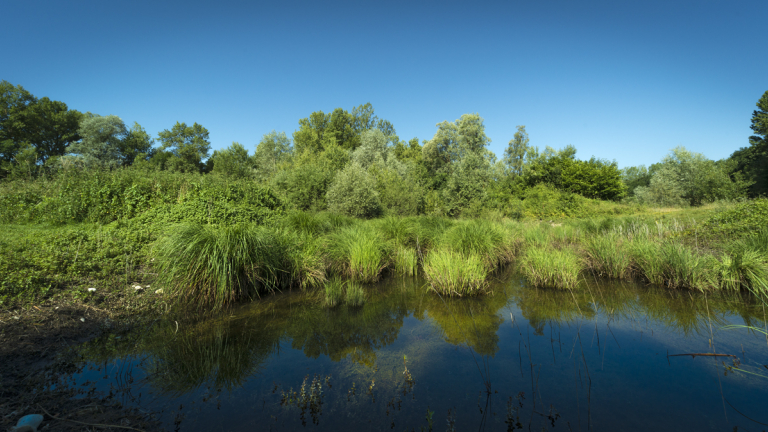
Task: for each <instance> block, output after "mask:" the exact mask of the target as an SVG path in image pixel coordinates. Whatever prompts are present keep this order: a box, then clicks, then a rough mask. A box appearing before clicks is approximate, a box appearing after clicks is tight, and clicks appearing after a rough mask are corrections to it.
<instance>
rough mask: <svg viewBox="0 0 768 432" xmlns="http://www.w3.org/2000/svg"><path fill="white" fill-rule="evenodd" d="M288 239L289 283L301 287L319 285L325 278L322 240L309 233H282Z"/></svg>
mask: <svg viewBox="0 0 768 432" xmlns="http://www.w3.org/2000/svg"><path fill="white" fill-rule="evenodd" d="M283 235H284V236H285V237H286V238H287V239H289V243H290V248H289V250H288V259H289V261H290V271H291V284H292V285H298V286H299V287H301V288H302V289H305V288H309V287H313V286H319V285H321V284H322V283H323V282H325V280H326V261H325V254H324V246H323V244H322V242H321V241H320V240H319V239H318V238H316V237H313V236H311V235H309V234H296V233H290V232H288V233H283Z"/></svg>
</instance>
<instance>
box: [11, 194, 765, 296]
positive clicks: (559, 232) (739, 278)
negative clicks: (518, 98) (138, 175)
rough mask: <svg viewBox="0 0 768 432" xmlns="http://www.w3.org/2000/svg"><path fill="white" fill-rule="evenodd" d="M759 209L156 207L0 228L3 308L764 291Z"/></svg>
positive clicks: (758, 205) (758, 204) (753, 204)
mask: <svg viewBox="0 0 768 432" xmlns="http://www.w3.org/2000/svg"><path fill="white" fill-rule="evenodd" d="M185 202H186V201H185ZM221 202H224V201H221ZM221 202H219V204H216V205H220V204H221ZM221 205H223V204H221ZM159 207H160V208H164V209H165V210H163V211H168V208H167V206H166V205H159ZM211 207H212V208H213V207H215V205H214V204H211ZM764 207H766V201H765V200H759V201H750V202H746V203H742V204H729V205H722V206H710V207H708V208H697V209H693V210H682V209H678V210H671V211H670V210H667V211H664V212H661V211H658V210H657V211H647V212H644V213H639V214H635V215H629V216H604V217H597V218H580V219H560V220H552V221H539V220H523V221H517V220H511V219H505V218H499V217H495V216H494V215H492V214H491V215H489V216H488V217H486V218H477V219H452V218H447V217H439V216H416V217H394V216H390V217H383V218H380V219H373V220H360V219H354V218H349V217H344V216H339V215H335V214H331V213H325V212H320V213H312V212H295V211H293V212H292V211H285V210H284V209H280V208H279V207H276V208H275V209H272V210H264V209H263V208H262V210H260V212H261V213H260V214H262V215H265V214H267V215H268V217H264V218H261V219H258V218H257V219H253V220H250V219H238V218H235V219H231V220H227V221H226V222H222V223H218V224H213V223H203V222H201V220H199V218H191V219H189V220H187V219H182V220H181V222H180V223H174V222H172V221H169V220H168V219H165V218H153V216H156V215H157V214H159V213H158V212H159V210H157V211H150V210H151V209H152V208H154V207H152V206H150V207H149V208H150V210H147V211H145V212H143V213H141V214H139V215H138V216H136V217H133V218H126V217H123V218H120V219H117V220H114V221H111V222H107V223H96V222H91V221H88V220H85V221H83V222H80V223H71V224H64V225H60V224H43V223H36V224H31V223H27V224H6V225H4V226H3V230H2V232H3V234H2V235H1V236H0V302H2V307H3V308H13V307H19V306H25V305H33V304H37V303H39V302H41V301H44V300H45V299H50V298H55V297H57V296H66V297H68V298H73V299H75V300H78V301H82V302H86V303H87V302H96V303H98V298H99V295H100V294H101V293H109V292H113V291H121V292H128V291H130V290H133V289H134V288H133V287H134V286H135V285H141V286H146V285H150V286H151V291H152V292H153V293H154V292H155V291H156V290H157V289H162V296H163V298H164V299H166V301H168V302H169V303H173V302H179V303H185V304H192V305H195V306H197V307H199V308H202V309H218V308H221V307H224V306H226V305H228V304H232V303H234V302H239V301H247V300H252V299H257V298H258V297H259V296H261V295H264V294H267V293H270V292H274V291H278V290H285V289H311V288H318V289H320V291H321V292H322V295H324V296H327V299H326V300H325V302H326V303H327V304H328V305H329V306H333V305H335V304H339V303H344V302H347V303H350V304H360V303H362V302H364V301H365V291H366V289H369V288H367V287H368V286H369V285H370V284H371V283H373V282H376V281H377V280H379V279H381V278H382V277H391V276H395V277H407V276H413V275H416V274H422V275H423V276H424V277H425V280H426V281H427V284H428V286H427V289H430V290H434V291H435V292H438V293H440V294H443V295H449V296H467V295H470V296H471V295H478V294H482V293H483V292H484V291H485V290H486V289H487V286H488V283H487V282H488V279H489V278H490V277H492V276H493V274H494V273H495V272H497V271H498V270H499V269H500V268H502V267H505V266H508V265H513V266H515V267H516V268H517V269H518V270H519V271H520V272H521V273H522V274H523V275H524V276H525V277H526V278H527V279H528V281H529V282H530V283H531V284H532V285H535V286H541V287H548V288H554V289H578V287H579V284H580V283H581V281H582V280H583V279H584V278H585V277H590V278H593V277H607V278H614V279H624V280H629V279H640V280H644V281H646V282H648V283H652V284H657V285H663V286H665V287H669V288H674V289H693V290H701V291H704V290H718V289H727V290H752V291H755V292H761V293H764V294H766V293H768V231H766V230H765V228H763V227H764V226H765V225H766V223H768V212H762V211H763V208H764ZM221 211H223V210H221V209H220V208H216V209H213V210H211V213H216V212H221ZM761 212H762V213H761ZM745 214H748V215H749V219H748V220H746V221H745V218H744V217H743V215H745ZM761 215H762V216H761ZM715 228H716V229H715ZM329 281H331V282H329ZM333 284H337V285H338V286H333ZM88 288H96V291H95V294H94V292H93V291H92V290H91V291H89V290H88Z"/></svg>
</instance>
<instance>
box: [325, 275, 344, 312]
mask: <svg viewBox="0 0 768 432" xmlns="http://www.w3.org/2000/svg"><path fill="white" fill-rule="evenodd" d="M343 298H344V282H343V281H342V280H341V279H339V278H333V279H331V280H329V281H328V282H327V283H326V284H325V305H326V306H328V307H334V306H337V305H339V304H341V301H342V299H343Z"/></svg>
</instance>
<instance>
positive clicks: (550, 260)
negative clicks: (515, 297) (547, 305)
mask: <svg viewBox="0 0 768 432" xmlns="http://www.w3.org/2000/svg"><path fill="white" fill-rule="evenodd" d="M582 267H583V262H582V260H581V258H580V257H579V256H578V255H577V254H576V253H575V252H574V251H572V250H570V249H562V250H557V249H551V248H544V247H532V248H529V249H527V250H526V251H525V253H524V254H523V256H522V259H521V260H520V270H521V272H522V273H523V275H524V276H525V277H526V278H527V279H528V282H530V283H531V284H532V285H533V286H535V287H551V288H561V289H572V288H575V287H576V285H577V284H578V282H579V273H580V272H581V269H582Z"/></svg>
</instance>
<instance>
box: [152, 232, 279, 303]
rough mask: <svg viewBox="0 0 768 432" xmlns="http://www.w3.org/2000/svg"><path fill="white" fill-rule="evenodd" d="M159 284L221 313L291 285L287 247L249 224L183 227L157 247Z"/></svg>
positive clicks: (185, 299)
mask: <svg viewBox="0 0 768 432" xmlns="http://www.w3.org/2000/svg"><path fill="white" fill-rule="evenodd" d="M156 259H157V265H158V282H159V283H158V284H157V285H159V286H161V287H162V288H163V289H164V290H166V292H169V293H170V294H171V295H173V296H174V297H175V298H176V299H177V301H179V302H181V303H187V304H192V305H196V306H198V307H210V308H213V309H220V308H222V307H224V306H226V305H229V304H232V303H234V302H236V301H239V300H243V299H249V298H252V297H253V296H254V295H258V291H260V290H267V291H271V290H275V289H279V288H281V287H283V286H287V284H288V283H289V282H290V278H289V273H288V271H287V269H288V267H289V265H290V264H289V259H288V245H287V244H286V242H285V239H284V238H283V236H281V235H280V234H279V233H278V232H276V231H274V230H271V229H268V228H264V227H252V226H247V225H234V226H222V227H213V226H209V225H182V226H179V227H176V228H175V229H173V230H172V231H171V233H170V235H169V236H167V237H165V238H164V239H163V240H161V241H160V242H159V244H158V247H157V258H156Z"/></svg>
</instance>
